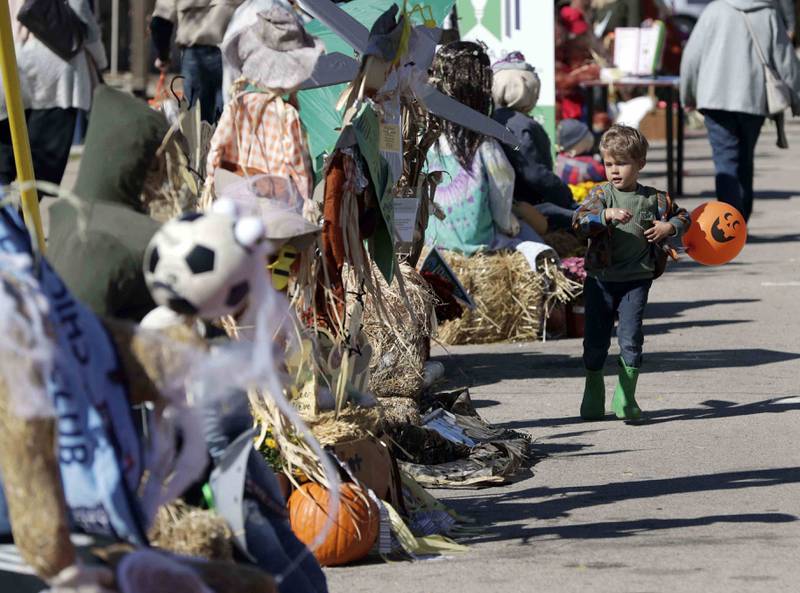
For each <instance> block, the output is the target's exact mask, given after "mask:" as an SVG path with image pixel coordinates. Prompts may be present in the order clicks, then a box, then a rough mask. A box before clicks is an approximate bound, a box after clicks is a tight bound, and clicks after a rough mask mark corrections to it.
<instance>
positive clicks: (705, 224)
mask: <svg viewBox="0 0 800 593" xmlns="http://www.w3.org/2000/svg"><path fill="white" fill-rule="evenodd" d="M746 241H747V223H746V222H745V221H744V217H743V216H742V215H741V214H740V213H739V211H738V210H737V209H736V208H734V207H733V206H730V205H729V204H726V203H724V202H717V201H714V202H706V203H705V204H703V205H702V206H698V207H697V208H695V210H694V212H692V225H691V226H690V227H689V230H688V231H686V234H685V235H684V236H683V245H684V247H686V253H688V254H689V257H691V258H692V259H693V260H695V261H697V262H699V263H701V264H705V265H707V266H719V265H721V264H726V263H728V262H729V261H731V260H732V259H733V258H735V257H736V256H737V255H739V252H740V251H741V250H742V248H743V247H744V244H745V242H746Z"/></svg>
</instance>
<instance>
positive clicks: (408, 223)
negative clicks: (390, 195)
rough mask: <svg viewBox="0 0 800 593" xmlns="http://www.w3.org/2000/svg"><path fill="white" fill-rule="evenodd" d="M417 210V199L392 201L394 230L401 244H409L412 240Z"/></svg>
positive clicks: (396, 199) (415, 226)
mask: <svg viewBox="0 0 800 593" xmlns="http://www.w3.org/2000/svg"><path fill="white" fill-rule="evenodd" d="M418 210H419V199H417V198H395V199H394V229H395V232H396V233H397V236H398V238H399V239H400V241H402V242H403V243H411V242H412V241H413V240H414V231H415V230H416V228H417V211H418Z"/></svg>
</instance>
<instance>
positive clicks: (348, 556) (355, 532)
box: [289, 482, 380, 566]
mask: <svg viewBox="0 0 800 593" xmlns="http://www.w3.org/2000/svg"><path fill="white" fill-rule="evenodd" d="M329 507H330V493H329V491H328V490H327V489H326V488H323V487H322V486H320V485H319V484H315V483H313V482H308V483H306V484H303V485H302V486H301V487H300V489H299V490H295V491H294V492H293V493H292V496H291V497H290V498H289V522H290V523H291V526H292V531H294V533H295V535H296V536H297V538H298V539H299V540H300V541H301V542H303V543H304V544H305V545H307V546H309V547H311V545H312V543H313V542H314V540H315V539H316V537H317V535H319V533H320V532H321V531H322V530H323V528H324V527H325V522H326V520H327V517H328V509H329ZM379 529H380V514H379V512H378V507H377V506H376V504H375V503H374V502H372V500H371V499H370V498H369V495H368V494H367V493H366V491H364V490H363V489H362V488H360V487H358V486H356V485H355V484H342V486H341V489H340V490H339V509H338V512H336V513H334V524H333V525H332V526H331V528H330V530H329V531H328V535H327V536H326V537H325V540H324V541H323V542H322V543H321V544H320V545H319V546H318V547H317V548H316V549H312V550H311V551H312V552H313V553H314V556H315V557H316V559H317V561H318V562H319V563H320V564H321V565H322V566H339V565H341V564H348V563H350V562H355V561H356V560H360V559H362V558H363V557H364V556H366V555H367V554H369V551H370V550H371V549H372V546H373V545H374V544H375V541H376V540H377V539H378V531H379Z"/></svg>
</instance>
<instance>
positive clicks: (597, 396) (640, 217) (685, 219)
mask: <svg viewBox="0 0 800 593" xmlns="http://www.w3.org/2000/svg"><path fill="white" fill-rule="evenodd" d="M647 148H648V143H647V139H646V138H645V137H644V136H643V135H642V134H641V133H640V132H639V131H638V130H636V129H634V128H630V127H628V126H622V125H614V126H612V127H611V128H610V129H609V130H608V131H607V132H606V133H605V134H604V135H603V137H602V139H601V141H600V152H601V154H602V157H603V164H604V166H605V170H606V176H607V178H608V182H607V183H603V184H601V185H598V186H595V187H594V188H593V189H592V191H591V192H590V193H589V195H588V196H587V198H586V200H585V201H584V202H583V204H582V205H581V207H580V208H579V209H578V211H577V212H576V213H575V217H574V219H573V225H574V227H575V229H576V230H577V231H579V232H581V233H583V234H584V235H586V236H588V237H589V248H588V250H587V252H586V271H587V274H588V276H587V278H586V284H585V286H584V301H585V308H586V328H585V333H584V340H583V364H584V366H585V368H586V386H585V389H584V392H583V402H582V403H581V418H583V419H584V420H600V419H602V418H603V417H604V416H605V385H604V383H603V366H604V365H605V361H606V357H607V356H608V349H609V347H610V345H611V332H612V331H613V328H614V315H615V313H616V314H618V316H619V325H618V327H617V337H618V340H619V347H620V360H619V383H618V384H617V388H616V391H615V392H614V398H613V400H612V402H611V407H612V409H613V411H614V414H616V416H617V418H620V419H624V420H637V419H638V418H639V417H640V416H641V414H642V411H641V410H640V409H639V406H638V404H637V403H636V398H635V392H636V382H637V380H638V378H639V368H640V367H641V364H642V345H643V344H644V334H643V332H642V319H643V316H644V308H645V305H646V304H647V296H648V293H649V291H650V286H651V285H652V283H653V280H654V279H655V278H657V277H658V276H660V275H661V273H662V272H663V271H664V268H665V266H666V261H667V253H666V251H665V249H666V247H665V244H664V242H665V241H666V239H667V238H669V237H675V236H680V235H682V234H683V233H684V232H685V231H686V230H687V229H688V228H689V223H690V220H689V215H688V213H687V212H686V210H683V209H680V208H678V207H677V206H676V205H675V203H674V202H673V201H672V199H671V198H670V197H669V195H667V194H666V193H665V192H660V191H658V190H656V189H654V188H652V187H646V186H643V185H640V184H639V172H640V171H641V170H642V168H643V167H644V166H645V163H646V161H647Z"/></svg>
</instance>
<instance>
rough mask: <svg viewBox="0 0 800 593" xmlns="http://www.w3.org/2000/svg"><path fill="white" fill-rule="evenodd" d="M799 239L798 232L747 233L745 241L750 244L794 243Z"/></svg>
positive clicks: (799, 234)
mask: <svg viewBox="0 0 800 593" xmlns="http://www.w3.org/2000/svg"><path fill="white" fill-rule="evenodd" d="M796 241H800V233H792V234H789V235H749V236H748V237H747V242H748V243H752V244H756V245H758V244H764V243H794V242H796Z"/></svg>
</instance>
